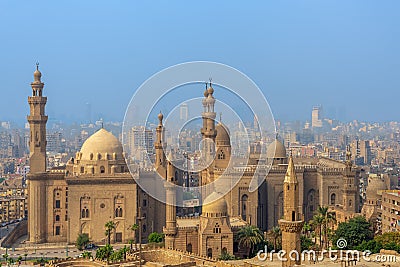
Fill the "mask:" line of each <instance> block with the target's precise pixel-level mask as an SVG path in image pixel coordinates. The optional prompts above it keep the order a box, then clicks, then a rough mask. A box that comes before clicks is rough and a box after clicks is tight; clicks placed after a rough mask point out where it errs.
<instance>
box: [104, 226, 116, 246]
mask: <svg viewBox="0 0 400 267" xmlns="http://www.w3.org/2000/svg"><path fill="white" fill-rule="evenodd" d="M105 228H106V236H107V241H108V243H107V244H110V243H111V233H112V231H113V230H115V223H114V222H113V221H108V222H106V224H105Z"/></svg>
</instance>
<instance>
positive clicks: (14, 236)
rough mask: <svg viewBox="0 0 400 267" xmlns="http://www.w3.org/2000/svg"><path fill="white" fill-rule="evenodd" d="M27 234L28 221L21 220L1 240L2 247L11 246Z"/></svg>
mask: <svg viewBox="0 0 400 267" xmlns="http://www.w3.org/2000/svg"><path fill="white" fill-rule="evenodd" d="M27 234H28V221H26V220H23V221H21V222H20V223H18V225H17V226H15V228H14V229H13V230H12V231H11V232H10V233H9V234H8V235H7V237H6V238H4V240H3V241H2V242H1V246H2V247H3V248H11V247H12V245H13V244H14V243H15V242H16V241H17V240H18V239H19V238H21V237H23V236H24V235H27Z"/></svg>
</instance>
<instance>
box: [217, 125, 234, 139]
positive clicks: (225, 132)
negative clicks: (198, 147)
mask: <svg viewBox="0 0 400 267" xmlns="http://www.w3.org/2000/svg"><path fill="white" fill-rule="evenodd" d="M215 130H217V136H216V137H215V141H216V142H228V143H230V142H231V138H230V134H229V129H228V127H226V125H225V124H223V123H222V122H220V123H218V124H217V126H216V127H215Z"/></svg>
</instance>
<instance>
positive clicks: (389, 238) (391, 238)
mask: <svg viewBox="0 0 400 267" xmlns="http://www.w3.org/2000/svg"><path fill="white" fill-rule="evenodd" d="M374 239H375V241H376V242H378V243H380V244H382V246H383V247H384V246H386V245H388V244H390V243H395V244H397V245H400V232H387V233H383V234H381V235H377V236H375V237H374Z"/></svg>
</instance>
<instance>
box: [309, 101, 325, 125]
mask: <svg viewBox="0 0 400 267" xmlns="http://www.w3.org/2000/svg"><path fill="white" fill-rule="evenodd" d="M322 122H323V118H322V106H315V107H313V110H312V113H311V126H312V128H322Z"/></svg>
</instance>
